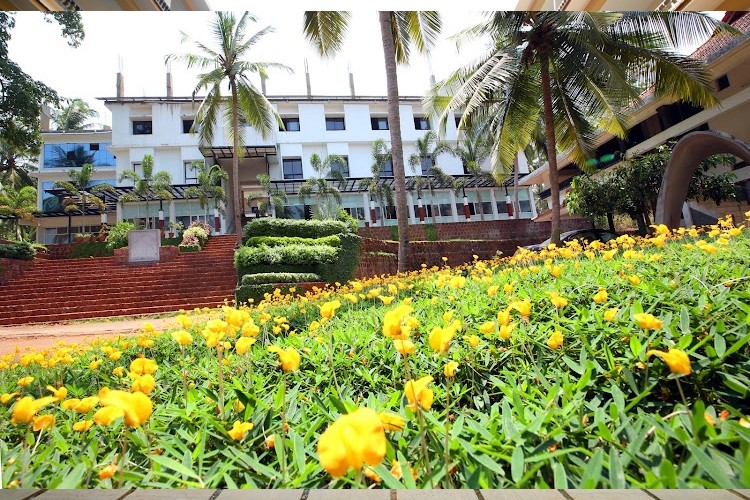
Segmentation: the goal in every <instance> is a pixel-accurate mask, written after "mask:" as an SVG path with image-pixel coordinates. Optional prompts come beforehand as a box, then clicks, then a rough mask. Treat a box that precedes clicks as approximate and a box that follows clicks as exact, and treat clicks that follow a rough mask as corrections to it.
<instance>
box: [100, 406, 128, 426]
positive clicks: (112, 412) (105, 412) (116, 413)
mask: <svg viewBox="0 0 750 500" xmlns="http://www.w3.org/2000/svg"><path fill="white" fill-rule="evenodd" d="M124 416H125V412H124V411H123V410H122V409H121V408H116V407H114V406H107V407H104V408H100V409H99V410H97V411H96V413H94V422H96V423H97V424H99V425H102V426H104V427H107V426H110V425H112V423H113V422H114V421H115V420H117V419H118V418H122V417H124Z"/></svg>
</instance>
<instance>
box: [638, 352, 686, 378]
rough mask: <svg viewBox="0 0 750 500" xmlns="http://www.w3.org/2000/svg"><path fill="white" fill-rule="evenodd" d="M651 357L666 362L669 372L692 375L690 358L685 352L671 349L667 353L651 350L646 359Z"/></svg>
mask: <svg viewBox="0 0 750 500" xmlns="http://www.w3.org/2000/svg"><path fill="white" fill-rule="evenodd" d="M651 355H654V356H658V357H659V358H661V359H662V361H664V362H665V363H666V364H667V366H668V367H669V370H670V371H671V372H672V373H675V374H677V375H690V358H688V355H687V354H685V351H682V350H680V349H674V348H671V349H669V351H667V352H663V351H656V350H650V351H647V352H646V357H649V356H651Z"/></svg>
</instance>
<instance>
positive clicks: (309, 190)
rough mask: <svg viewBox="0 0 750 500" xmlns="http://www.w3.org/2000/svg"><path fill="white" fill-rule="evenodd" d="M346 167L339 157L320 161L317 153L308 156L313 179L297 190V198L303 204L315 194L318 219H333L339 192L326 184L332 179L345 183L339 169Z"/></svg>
mask: <svg viewBox="0 0 750 500" xmlns="http://www.w3.org/2000/svg"><path fill="white" fill-rule="evenodd" d="M345 165H346V161H345V160H344V159H343V158H342V157H341V156H339V155H328V156H326V158H325V160H321V159H320V156H318V154H317V153H313V155H312V156H310V166H311V167H312V169H313V172H315V177H310V178H309V179H307V181H306V182H305V183H304V184H303V185H302V187H301V188H300V189H299V197H300V200H301V201H302V203H305V201H306V199H307V197H308V196H310V195H312V194H313V193H315V208H314V213H315V216H316V217H317V218H319V219H335V218H336V217H337V216H338V214H339V209H340V205H341V191H339V188H337V187H336V186H334V185H333V184H331V183H330V182H328V179H333V180H335V181H337V182H339V183H346V177H344V174H343V173H341V170H340V169H339V168H335V167H336V166H339V167H340V168H342V167H344V166H345Z"/></svg>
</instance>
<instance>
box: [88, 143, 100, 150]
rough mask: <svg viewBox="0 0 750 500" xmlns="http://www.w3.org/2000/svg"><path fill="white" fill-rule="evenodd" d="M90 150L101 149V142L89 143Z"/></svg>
mask: <svg viewBox="0 0 750 500" xmlns="http://www.w3.org/2000/svg"><path fill="white" fill-rule="evenodd" d="M89 151H99V143H96V142H94V143H91V144H89Z"/></svg>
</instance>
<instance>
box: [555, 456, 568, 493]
mask: <svg viewBox="0 0 750 500" xmlns="http://www.w3.org/2000/svg"><path fill="white" fill-rule="evenodd" d="M552 472H553V473H554V475H555V488H556V489H558V490H564V489H566V488H567V487H568V476H567V475H566V474H565V467H564V466H563V464H561V463H560V462H553V465H552Z"/></svg>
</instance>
